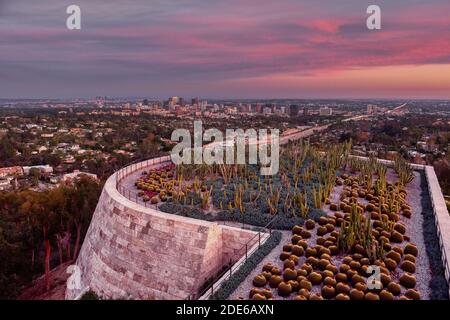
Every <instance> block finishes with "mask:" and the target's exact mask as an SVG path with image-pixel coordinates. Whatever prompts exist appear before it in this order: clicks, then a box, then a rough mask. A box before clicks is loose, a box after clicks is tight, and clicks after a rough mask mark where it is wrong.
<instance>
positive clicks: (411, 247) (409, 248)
mask: <svg viewBox="0 0 450 320" xmlns="http://www.w3.org/2000/svg"><path fill="white" fill-rule="evenodd" d="M403 252H404V254H411V255H413V256H414V257H417V254H418V249H417V247H416V246H415V245H414V244H412V243H408V244H407V245H406V246H405V248H404V249H403Z"/></svg>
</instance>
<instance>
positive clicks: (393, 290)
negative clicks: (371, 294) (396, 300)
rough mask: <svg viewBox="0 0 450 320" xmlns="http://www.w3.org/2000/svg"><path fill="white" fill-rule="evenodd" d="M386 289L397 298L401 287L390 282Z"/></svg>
mask: <svg viewBox="0 0 450 320" xmlns="http://www.w3.org/2000/svg"><path fill="white" fill-rule="evenodd" d="M387 289H388V290H389V292H391V293H392V294H393V295H394V296H398V295H399V294H400V293H401V287H400V285H399V284H398V283H395V282H390V283H389V284H388V285H387Z"/></svg>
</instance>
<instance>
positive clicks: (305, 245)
mask: <svg viewBox="0 0 450 320" xmlns="http://www.w3.org/2000/svg"><path fill="white" fill-rule="evenodd" d="M297 245H299V246H301V247H303V249H304V250H306V249H307V248H308V242H306V241H305V240H299V241H298V242H297Z"/></svg>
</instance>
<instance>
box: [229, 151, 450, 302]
mask: <svg viewBox="0 0 450 320" xmlns="http://www.w3.org/2000/svg"><path fill="white" fill-rule="evenodd" d="M416 178H417V179H419V180H420V175H418V174H415V173H414V171H413V170H412V168H411V167H410V166H409V165H408V164H407V163H406V162H405V161H403V160H401V159H399V160H397V161H396V162H395V165H394V167H393V169H388V168H387V167H386V166H384V165H382V164H379V163H378V162H377V161H375V159H369V160H358V159H355V158H352V159H350V160H349V162H348V167H347V168H346V171H345V173H343V174H341V175H340V176H339V177H337V178H336V180H335V188H334V191H333V192H332V194H331V195H330V197H329V198H328V201H326V204H325V208H324V211H326V212H327V215H326V216H323V217H320V218H319V220H318V221H314V220H312V219H308V220H306V221H305V222H304V223H303V224H302V225H296V226H294V227H293V228H292V230H291V232H290V233H288V234H286V236H285V241H284V243H283V244H282V245H281V246H280V247H279V248H278V250H279V252H278V254H279V255H278V257H275V259H274V257H272V261H270V259H267V260H266V261H265V262H264V263H263V264H261V265H260V266H259V268H258V270H255V271H254V272H253V274H252V275H251V276H250V277H248V278H247V279H246V281H247V282H248V283H247V284H245V285H242V286H241V287H242V288H244V290H240V291H239V292H237V293H236V294H235V295H234V296H233V298H238V299H253V300H267V299H292V300H324V299H335V300H419V299H444V298H448V286H447V285H446V282H445V278H444V274H443V269H442V266H441V265H440V261H439V260H440V252H439V251H437V252H436V254H437V257H433V256H432V255H430V254H428V255H427V252H426V251H428V248H427V249H425V245H424V243H423V241H424V237H425V236H426V235H427V232H426V231H424V230H420V229H421V228H422V227H423V226H422V225H419V226H418V225H417V222H418V221H419V220H420V217H419V216H421V215H423V213H422V212H418V211H417V210H414V207H412V206H411V204H410V203H409V200H410V199H412V200H413V202H416V201H417V199H414V197H415V195H412V196H413V197H411V196H408V191H409V190H411V189H414V188H412V187H409V184H410V183H411V182H413V180H414V179H416ZM416 183H417V181H416ZM415 215H416V216H415ZM422 222H423V221H422ZM429 236H430V237H431V234H429ZM438 250H439V249H438ZM433 269H434V270H433ZM430 273H434V274H435V275H437V277H434V278H432V276H431V275H430ZM245 289H246V290H248V291H247V293H246V294H245V292H244V291H245Z"/></svg>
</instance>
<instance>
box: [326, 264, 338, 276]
mask: <svg viewBox="0 0 450 320" xmlns="http://www.w3.org/2000/svg"><path fill="white" fill-rule="evenodd" d="M325 269H326V270H328V271H331V272H332V273H333V275H335V274H338V273H339V269H338V268H337V267H336V266H335V265H334V264H331V263H330V264H328V265H327V266H326V268H325Z"/></svg>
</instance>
